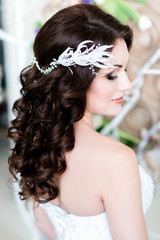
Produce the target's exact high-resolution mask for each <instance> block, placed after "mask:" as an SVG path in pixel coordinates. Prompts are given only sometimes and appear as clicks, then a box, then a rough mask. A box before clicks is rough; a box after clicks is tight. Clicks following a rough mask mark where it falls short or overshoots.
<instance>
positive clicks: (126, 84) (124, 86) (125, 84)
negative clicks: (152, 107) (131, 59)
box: [118, 72, 132, 91]
mask: <svg viewBox="0 0 160 240" xmlns="http://www.w3.org/2000/svg"><path fill="white" fill-rule="evenodd" d="M118 87H119V90H122V91H127V90H130V89H131V88H132V83H131V82H130V80H129V78H128V76H127V74H126V72H124V73H123V74H121V77H120V78H119V86H118Z"/></svg>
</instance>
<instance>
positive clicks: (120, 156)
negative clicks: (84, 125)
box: [91, 132, 137, 167]
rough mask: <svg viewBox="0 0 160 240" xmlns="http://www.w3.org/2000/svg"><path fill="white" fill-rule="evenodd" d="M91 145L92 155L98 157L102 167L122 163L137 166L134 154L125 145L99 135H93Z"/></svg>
mask: <svg viewBox="0 0 160 240" xmlns="http://www.w3.org/2000/svg"><path fill="white" fill-rule="evenodd" d="M91 144H92V145H93V146H94V148H93V152H94V154H95V155H96V154H98V155H99V158H98V159H99V160H98V161H101V164H102V166H103V167H104V166H108V165H112V164H113V165H114V166H115V163H116V164H119V163H120V164H122V162H124V163H125V162H127V163H130V164H131V163H135V164H137V158H136V154H135V152H134V151H133V150H132V149H131V148H130V147H128V146H126V145H125V144H123V143H121V142H119V141H117V140H114V139H112V138H109V137H107V136H103V135H101V134H99V133H97V132H96V133H95V135H94V136H92V140H91Z"/></svg>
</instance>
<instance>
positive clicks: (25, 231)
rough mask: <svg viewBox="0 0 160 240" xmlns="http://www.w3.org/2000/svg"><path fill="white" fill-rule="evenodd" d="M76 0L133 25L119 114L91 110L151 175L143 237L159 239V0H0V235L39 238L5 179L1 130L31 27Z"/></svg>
mask: <svg viewBox="0 0 160 240" xmlns="http://www.w3.org/2000/svg"><path fill="white" fill-rule="evenodd" d="M77 3H89V4H95V5H98V6H100V7H101V8H102V9H103V10H105V11H107V12H109V13H111V14H113V15H114V16H115V17H116V18H118V19H119V20H120V21H122V22H124V23H127V24H129V25H130V26H131V27H132V29H133V31H134V42H133V48H132V50H131V53H130V61H129V64H128V68H127V72H128V75H129V77H130V79H131V81H132V82H133V89H132V91H131V92H130V93H129V95H128V96H127V97H126V99H125V103H124V106H123V108H122V111H121V112H120V114H118V115H117V116H116V117H114V118H113V119H111V118H107V117H104V116H98V115H95V117H94V127H95V129H96V130H97V131H99V132H101V133H102V134H104V135H109V136H111V137H113V138H115V139H117V140H119V141H121V142H123V143H125V144H126V145H128V146H130V147H131V148H133V149H134V151H135V152H136V154H137V157H138V161H139V163H141V164H142V165H143V167H144V168H145V170H146V171H147V172H148V173H149V174H150V175H151V177H152V179H153V181H154V184H155V191H154V199H153V203H152V205H151V207H150V209H149V211H148V212H147V214H146V216H145V219H146V225H147V230H148V234H149V240H160V27H159V22H160V0H146V1H145V0H134V1H131V0H96V1H89V0H88V1H87V0H86V1H79V0H63V1H59V0H43V1H38V0H34V1H32V0H0V239H1V240H33V239H34V240H40V239H41V240H42V239H45V238H44V237H43V236H42V235H41V234H40V233H39V232H38V230H37V229H36V227H35V224H34V219H33V215H32V212H31V211H27V210H26V209H25V206H24V203H22V202H20V201H19V199H18V194H17V191H18V187H17V185H15V186H14V187H13V185H11V184H9V182H8V181H9V179H10V177H11V176H10V174H9V171H8V155H9V152H8V150H7V148H9V147H10V146H11V143H10V142H9V141H8V139H7V138H6V134H7V127H8V126H9V123H10V121H11V120H12V119H13V118H14V116H13V113H12V110H11V109H12V105H13V102H14V101H15V100H16V99H17V98H19V96H20V95H19V90H20V84H19V78H18V76H19V73H20V71H21V70H22V69H23V68H24V67H25V66H26V65H28V64H29V63H30V62H31V59H32V57H33V53H32V44H33V41H34V38H35V36H36V34H37V32H38V31H39V29H40V28H41V26H42V25H43V23H44V22H45V21H46V20H47V19H48V18H49V17H51V16H52V15H53V14H54V13H55V12H57V11H58V10H60V9H61V8H64V7H67V6H69V5H73V4H77ZM28 208H29V209H31V204H29V206H28Z"/></svg>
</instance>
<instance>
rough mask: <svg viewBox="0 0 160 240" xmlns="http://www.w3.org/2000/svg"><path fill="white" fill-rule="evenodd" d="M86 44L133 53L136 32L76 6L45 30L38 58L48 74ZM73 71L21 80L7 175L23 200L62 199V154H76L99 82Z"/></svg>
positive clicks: (31, 74) (27, 72) (83, 70)
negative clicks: (77, 130)
mask: <svg viewBox="0 0 160 240" xmlns="http://www.w3.org/2000/svg"><path fill="white" fill-rule="evenodd" d="M87 39H88V40H92V41H94V43H95V44H97V45H98V44H99V43H100V44H102V45H104V44H114V43H115V42H116V40H117V39H124V41H125V42H126V45H127V47H128V49H130V47H131V44H132V30H131V29H130V27H129V26H127V25H123V24H121V23H120V22H119V21H118V20H117V19H115V18H114V17H113V16H111V15H110V14H107V13H106V12H104V11H103V10H101V9H99V8H98V7H96V6H93V5H88V4H78V5H74V6H71V7H68V8H65V9H63V10H61V11H59V12H57V13H56V14H55V15H54V16H52V17H51V18H50V19H49V20H48V21H47V22H46V23H45V24H44V26H43V27H42V28H41V29H40V31H39V33H38V34H37V36H36V38H35V42H34V54H35V56H36V58H37V61H38V62H39V65H40V66H41V67H42V68H47V67H48V66H49V63H50V62H51V61H52V59H53V58H56V59H57V58H58V57H59V55H60V54H61V53H62V52H63V51H64V50H65V49H66V48H68V47H72V48H73V49H76V48H77V45H78V44H79V43H80V42H82V41H84V40H87ZM71 69H72V71H73V74H71V72H70V70H69V69H68V68H67V67H64V66H61V65H59V66H58V68H57V69H54V70H53V71H52V72H50V73H49V74H48V75H45V74H42V73H41V72H40V71H39V70H38V69H37V68H36V66H34V67H33V68H31V67H30V66H28V67H26V68H25V69H24V70H22V72H21V74H20V82H21V84H22V88H21V91H20V92H21V95H22V96H21V97H20V98H19V99H18V100H17V101H16V102H15V103H14V105H13V112H14V114H15V116H16V118H15V119H14V120H13V121H11V127H10V128H9V130H8V137H9V138H11V139H12V140H13V141H14V143H15V146H14V148H13V149H11V150H12V153H11V155H10V156H9V170H10V172H11V174H12V175H13V176H14V178H15V179H16V180H19V184H20V188H21V192H20V193H19V194H20V198H21V199H22V200H25V199H28V198H30V197H33V198H34V199H35V200H36V201H38V202H47V201H50V200H52V199H55V198H56V197H57V196H58V195H59V181H58V180H59V176H60V175H61V174H62V173H63V172H64V171H65V169H66V167H67V166H66V161H65V155H64V153H65V152H67V151H70V150H72V149H73V148H74V142H75V139H74V129H73V123H75V122H76V121H78V120H80V119H81V118H82V117H83V115H84V111H85V108H86V93H87V91H88V89H89V87H90V85H91V83H92V81H93V79H94V77H95V76H94V75H93V74H92V72H91V70H90V69H89V67H82V66H76V67H75V66H72V67H71ZM18 173H19V174H20V179H18V178H17V174H18Z"/></svg>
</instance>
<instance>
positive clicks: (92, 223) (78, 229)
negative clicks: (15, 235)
mask: <svg viewBox="0 0 160 240" xmlns="http://www.w3.org/2000/svg"><path fill="white" fill-rule="evenodd" d="M139 172H140V180H141V188H142V203H143V212H144V214H145V213H146V212H147V210H148V208H149V206H150V205H151V202H152V198H153V191H154V185H153V181H152V178H151V177H150V176H149V175H148V174H147V173H146V172H145V170H144V168H143V167H142V166H141V165H139ZM40 206H41V207H42V208H43V209H44V210H45V211H46V213H47V215H48V216H49V219H50V221H51V222H52V224H53V225H54V228H55V230H56V233H57V236H58V237H57V239H56V240H112V236H111V233H110V229H109V223H108V218H107V213H106V212H103V213H100V214H98V215H94V216H77V215H73V214H69V213H67V212H65V211H64V210H63V209H61V208H60V207H58V206H55V205H53V204H51V203H49V202H48V203H44V204H40Z"/></svg>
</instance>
